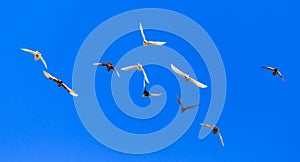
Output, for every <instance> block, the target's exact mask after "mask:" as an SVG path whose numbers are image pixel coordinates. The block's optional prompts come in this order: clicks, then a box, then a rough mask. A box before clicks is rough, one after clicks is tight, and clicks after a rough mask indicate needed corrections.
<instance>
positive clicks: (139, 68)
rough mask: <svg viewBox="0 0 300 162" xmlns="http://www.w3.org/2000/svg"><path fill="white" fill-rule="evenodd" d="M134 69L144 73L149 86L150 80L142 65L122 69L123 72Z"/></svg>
mask: <svg viewBox="0 0 300 162" xmlns="http://www.w3.org/2000/svg"><path fill="white" fill-rule="evenodd" d="M133 69H137V70H138V71H142V72H143V75H144V79H145V80H146V82H147V83H148V84H149V83H150V82H149V80H148V77H147V74H146V72H145V70H144V68H143V66H142V64H140V63H138V64H137V65H133V66H127V67H123V68H121V70H125V71H127V70H133Z"/></svg>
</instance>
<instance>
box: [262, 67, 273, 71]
mask: <svg viewBox="0 0 300 162" xmlns="http://www.w3.org/2000/svg"><path fill="white" fill-rule="evenodd" d="M262 68H265V69H269V70H274V69H275V68H273V67H270V66H262Z"/></svg>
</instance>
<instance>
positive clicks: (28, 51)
mask: <svg viewBox="0 0 300 162" xmlns="http://www.w3.org/2000/svg"><path fill="white" fill-rule="evenodd" d="M21 50H22V51H25V52H27V53H30V54H33V55H35V51H32V50H30V49H26V48H21Z"/></svg>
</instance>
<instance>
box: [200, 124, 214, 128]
mask: <svg viewBox="0 0 300 162" xmlns="http://www.w3.org/2000/svg"><path fill="white" fill-rule="evenodd" d="M200 125H201V126H203V127H206V128H210V129H213V128H214V126H211V125H208V124H204V123H201V124H200Z"/></svg>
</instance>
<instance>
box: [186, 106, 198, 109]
mask: <svg viewBox="0 0 300 162" xmlns="http://www.w3.org/2000/svg"><path fill="white" fill-rule="evenodd" d="M198 106H199V105H192V106H188V107H186V108H185V109H192V108H195V107H198Z"/></svg>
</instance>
